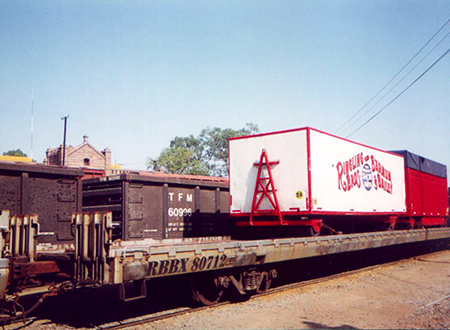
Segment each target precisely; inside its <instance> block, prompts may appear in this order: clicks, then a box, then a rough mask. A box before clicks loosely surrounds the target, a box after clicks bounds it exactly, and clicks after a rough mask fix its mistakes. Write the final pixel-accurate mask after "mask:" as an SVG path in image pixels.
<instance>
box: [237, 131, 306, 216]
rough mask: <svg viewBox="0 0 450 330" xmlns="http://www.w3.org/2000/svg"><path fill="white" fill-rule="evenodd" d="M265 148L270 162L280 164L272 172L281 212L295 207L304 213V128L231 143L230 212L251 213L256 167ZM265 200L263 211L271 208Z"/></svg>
mask: <svg viewBox="0 0 450 330" xmlns="http://www.w3.org/2000/svg"><path fill="white" fill-rule="evenodd" d="M263 149H265V150H266V152H267V155H268V158H269V161H276V160H279V161H280V163H279V164H278V165H274V166H272V167H271V169H272V175H273V180H274V185H275V189H276V190H277V197H278V201H279V204H280V209H281V211H282V212H289V211H291V212H292V208H296V209H298V210H300V211H305V210H306V208H307V203H306V200H307V196H308V164H307V159H308V157H307V138H306V130H305V129H303V130H296V131H288V132H283V133H276V134H268V135H259V136H253V137H247V138H239V139H231V140H230V144H229V155H230V195H231V206H230V208H231V209H230V211H231V213H232V214H233V213H234V214H237V212H239V213H247V214H248V213H250V212H251V207H252V200H253V195H254V191H255V183H256V176H257V170H258V168H257V167H256V166H254V165H253V164H254V163H255V162H259V159H260V156H261V152H262V150H263ZM298 192H301V194H299V193H298ZM300 195H301V197H300ZM263 201H265V202H264V203H263V204H262V205H261V207H260V209H264V208H267V209H270V207H269V204H268V203H267V201H266V200H263Z"/></svg>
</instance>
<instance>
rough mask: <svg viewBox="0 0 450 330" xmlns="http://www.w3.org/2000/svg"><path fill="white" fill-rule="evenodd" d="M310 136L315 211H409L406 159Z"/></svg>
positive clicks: (317, 134)
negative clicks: (405, 170)
mask: <svg viewBox="0 0 450 330" xmlns="http://www.w3.org/2000/svg"><path fill="white" fill-rule="evenodd" d="M310 132H311V133H310V148H311V151H310V152H311V182H312V187H311V191H312V199H313V210H314V211H317V212H320V211H322V212H361V213H374V212H376V213H379V212H397V213H398V212H405V211H406V201H405V174H404V162H403V157H399V156H397V155H394V154H391V153H388V152H384V151H381V150H377V149H374V148H370V147H366V146H363V145H360V144H357V143H353V142H351V141H348V140H344V139H340V138H337V137H335V136H332V135H328V134H325V133H322V132H318V131H315V130H312V129H311V131H310Z"/></svg>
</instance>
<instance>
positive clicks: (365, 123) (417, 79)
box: [346, 48, 450, 138]
mask: <svg viewBox="0 0 450 330" xmlns="http://www.w3.org/2000/svg"><path fill="white" fill-rule="evenodd" d="M448 53H450V48H449V49H447V50H446V51H445V53H444V54H442V55H441V56H440V57H439V58H438V59H437V60H436V61H435V62H434V63H433V64H431V65H430V66H429V67H428V69H426V70H425V71H424V72H423V73H422V74H421V75H420V76H418V77H417V78H416V79H415V80H414V81H413V82H412V83H411V84H409V85H408V87H406V88H405V89H404V90H403V91H402V92H401V93H400V94H398V95H397V96H396V97H395V98H394V99H392V101H391V102H389V103H388V104H386V105H385V106H384V107H383V108H381V110H380V111H378V112H377V113H376V114H374V115H373V116H372V117H370V118H369V119H368V120H366V122H364V124H362V125H361V126H359V127H358V128H357V129H356V130H354V131H353V132H351V133H350V134H349V135H347V136H346V137H347V138H348V137H350V136H352V135H353V134H355V133H356V132H358V131H359V130H360V129H361V128H363V127H364V126H366V125H367V124H368V123H369V122H370V121H371V120H372V119H374V118H375V117H376V116H378V115H379V114H380V113H381V112H382V111H383V110H384V109H386V108H387V107H388V106H390V105H391V104H392V103H394V101H395V100H397V99H398V98H399V97H400V96H402V95H403V93H405V92H406V91H407V90H408V89H410V88H411V87H412V86H413V85H414V84H415V83H416V82H418V81H419V79H420V78H422V77H423V76H424V75H425V74H426V73H427V72H428V71H430V70H431V69H432V68H433V67H434V66H435V65H436V64H437V63H438V62H439V61H440V60H442V59H443V58H444V57H445V56H446V55H447V54H448Z"/></svg>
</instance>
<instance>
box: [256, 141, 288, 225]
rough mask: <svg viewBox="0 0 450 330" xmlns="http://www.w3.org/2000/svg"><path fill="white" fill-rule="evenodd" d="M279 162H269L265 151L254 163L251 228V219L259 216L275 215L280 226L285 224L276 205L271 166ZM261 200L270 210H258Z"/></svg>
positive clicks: (278, 205)
mask: <svg viewBox="0 0 450 330" xmlns="http://www.w3.org/2000/svg"><path fill="white" fill-rule="evenodd" d="M279 163H280V161H279V160H276V161H269V157H268V156H267V151H266V149H263V150H262V151H261V156H260V158H259V162H255V163H254V164H253V166H257V167H258V172H257V175H256V184H255V190H254V193H253V201H252V209H251V212H250V219H249V220H250V226H253V218H254V217H255V216H261V215H276V216H277V218H278V221H279V223H280V224H281V225H286V224H287V223H286V222H285V221H284V220H283V216H282V215H281V210H280V204H279V203H278V198H277V190H276V189H275V185H274V182H273V176H272V170H271V166H274V165H277V164H279ZM264 169H266V170H267V176H266V175H265V174H264ZM263 200H267V201H269V204H270V206H271V207H272V208H271V209H260V206H261V203H262V201H263Z"/></svg>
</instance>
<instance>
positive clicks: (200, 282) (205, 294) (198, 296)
mask: <svg viewBox="0 0 450 330" xmlns="http://www.w3.org/2000/svg"><path fill="white" fill-rule="evenodd" d="M220 282H221V281H220V278H219V279H215V278H212V277H208V276H197V277H195V278H193V279H192V282H191V291H192V298H193V299H194V300H195V301H197V302H198V303H200V304H202V305H205V306H211V305H214V304H217V303H218V302H219V300H220V298H222V295H223V291H224V285H223V284H222V283H220Z"/></svg>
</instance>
